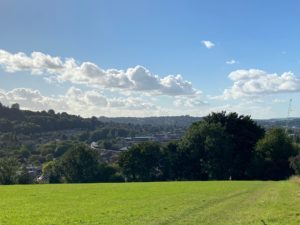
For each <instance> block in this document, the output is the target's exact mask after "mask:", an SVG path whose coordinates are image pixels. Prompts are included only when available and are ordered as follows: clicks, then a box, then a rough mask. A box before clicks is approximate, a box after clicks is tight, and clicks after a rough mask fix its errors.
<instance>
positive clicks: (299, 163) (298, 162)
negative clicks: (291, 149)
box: [290, 154, 300, 175]
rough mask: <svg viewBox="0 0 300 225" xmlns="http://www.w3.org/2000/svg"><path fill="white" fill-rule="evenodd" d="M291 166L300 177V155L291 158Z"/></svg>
mask: <svg viewBox="0 0 300 225" xmlns="http://www.w3.org/2000/svg"><path fill="white" fill-rule="evenodd" d="M290 166H291V168H292V169H293V170H294V172H295V174H296V175H300V154H298V155H297V156H295V157H291V158H290Z"/></svg>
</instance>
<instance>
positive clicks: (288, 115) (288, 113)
mask: <svg viewBox="0 0 300 225" xmlns="http://www.w3.org/2000/svg"><path fill="white" fill-rule="evenodd" d="M291 112H292V99H290V100H289V107H288V111H287V117H286V125H285V127H286V128H285V132H286V133H288V129H289V122H290V116H291Z"/></svg>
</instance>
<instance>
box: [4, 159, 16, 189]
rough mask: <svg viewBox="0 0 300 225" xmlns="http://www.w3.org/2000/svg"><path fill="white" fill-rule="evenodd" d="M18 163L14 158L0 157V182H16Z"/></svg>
mask: <svg viewBox="0 0 300 225" xmlns="http://www.w3.org/2000/svg"><path fill="white" fill-rule="evenodd" d="M18 170H19V163H18V161H17V160H16V159H14V158H8V157H4V158H1V159H0V184H15V183H17V172H18Z"/></svg>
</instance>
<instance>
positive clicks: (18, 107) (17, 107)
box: [11, 103, 20, 110]
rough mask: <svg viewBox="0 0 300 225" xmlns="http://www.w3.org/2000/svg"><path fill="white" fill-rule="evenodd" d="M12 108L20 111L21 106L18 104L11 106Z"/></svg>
mask: <svg viewBox="0 0 300 225" xmlns="http://www.w3.org/2000/svg"><path fill="white" fill-rule="evenodd" d="M11 108H12V109H17V110H19V109H20V105H19V104H18V103H14V104H12V105H11Z"/></svg>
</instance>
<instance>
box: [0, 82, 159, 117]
mask: <svg viewBox="0 0 300 225" xmlns="http://www.w3.org/2000/svg"><path fill="white" fill-rule="evenodd" d="M0 102H1V103H2V104H4V105H11V104H13V103H19V104H20V106H21V108H22V109H28V110H34V111H40V110H49V109H54V110H56V111H58V112H63V111H65V112H68V113H71V114H76V115H82V116H86V117H89V116H100V115H106V116H125V115H127V116H128V115H132V116H133V115H135V116H145V115H153V114H157V113H159V112H160V109H159V107H157V106H156V105H154V104H152V103H151V102H148V101H147V100H145V99H142V98H137V97H126V98H108V97H106V96H104V95H103V94H102V93H100V92H98V91H96V90H90V91H82V90H81V89H79V88H75V87H71V88H69V89H68V90H67V92H66V93H65V94H64V95H57V96H51V97H47V96H43V95H42V94H41V93H40V91H38V90H32V89H29V88H16V89H13V90H11V91H4V90H0Z"/></svg>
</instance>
